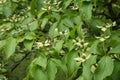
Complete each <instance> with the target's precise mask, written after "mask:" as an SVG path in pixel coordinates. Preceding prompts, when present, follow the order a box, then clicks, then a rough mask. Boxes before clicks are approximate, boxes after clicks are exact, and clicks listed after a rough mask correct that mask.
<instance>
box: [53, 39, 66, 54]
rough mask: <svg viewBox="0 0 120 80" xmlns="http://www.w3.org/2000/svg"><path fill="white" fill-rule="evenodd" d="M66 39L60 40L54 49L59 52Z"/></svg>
mask: <svg viewBox="0 0 120 80" xmlns="http://www.w3.org/2000/svg"><path fill="white" fill-rule="evenodd" d="M63 43H64V41H63V40H59V41H58V42H57V43H56V44H55V46H54V49H55V50H56V51H57V52H58V53H59V52H60V50H61V49H62V45H63Z"/></svg>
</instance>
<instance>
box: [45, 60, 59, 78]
mask: <svg viewBox="0 0 120 80" xmlns="http://www.w3.org/2000/svg"><path fill="white" fill-rule="evenodd" d="M56 73H57V67H56V64H55V63H54V62H53V61H51V60H50V61H49V62H48V66H47V74H48V79H49V80H55V75H56Z"/></svg>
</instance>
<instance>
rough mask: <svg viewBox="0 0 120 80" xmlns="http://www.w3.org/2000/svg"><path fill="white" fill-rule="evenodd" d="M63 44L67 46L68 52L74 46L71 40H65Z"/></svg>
mask: <svg viewBox="0 0 120 80" xmlns="http://www.w3.org/2000/svg"><path fill="white" fill-rule="evenodd" d="M65 46H66V47H67V48H68V50H69V52H70V51H71V50H72V49H73V48H74V43H73V41H72V40H67V42H66V44H65Z"/></svg>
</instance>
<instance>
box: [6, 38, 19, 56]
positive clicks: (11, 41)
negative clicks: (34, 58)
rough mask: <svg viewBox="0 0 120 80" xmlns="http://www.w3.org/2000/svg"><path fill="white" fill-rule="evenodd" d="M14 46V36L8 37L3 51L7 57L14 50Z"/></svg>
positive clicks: (15, 42) (15, 43) (15, 44)
mask: <svg viewBox="0 0 120 80" xmlns="http://www.w3.org/2000/svg"><path fill="white" fill-rule="evenodd" d="M16 46H17V41H16V39H15V38H13V37H10V38H7V39H6V44H5V48H4V51H5V54H6V57H7V58H9V57H10V56H11V55H12V54H13V53H14V52H15V49H16Z"/></svg>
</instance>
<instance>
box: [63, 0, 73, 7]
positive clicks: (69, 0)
mask: <svg viewBox="0 0 120 80" xmlns="http://www.w3.org/2000/svg"><path fill="white" fill-rule="evenodd" d="M71 2H72V0H66V1H64V3H63V8H64V9H65V8H67V7H68V6H69V5H70V3H71Z"/></svg>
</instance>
